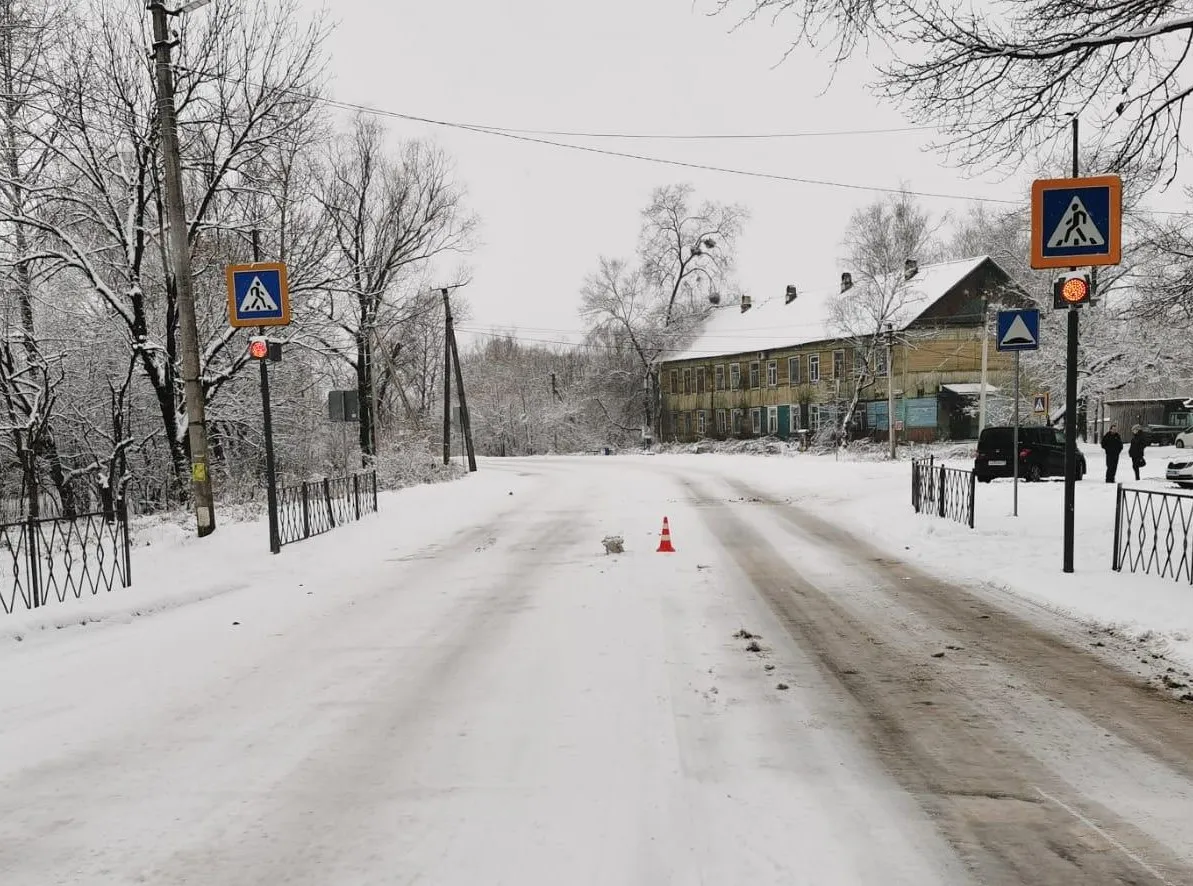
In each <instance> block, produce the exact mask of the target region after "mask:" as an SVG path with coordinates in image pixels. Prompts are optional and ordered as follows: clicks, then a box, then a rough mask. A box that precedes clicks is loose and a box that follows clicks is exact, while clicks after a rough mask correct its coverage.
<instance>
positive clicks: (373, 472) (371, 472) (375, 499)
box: [369, 469, 377, 513]
mask: <svg viewBox="0 0 1193 886" xmlns="http://www.w3.org/2000/svg"><path fill="white" fill-rule="evenodd" d="M369 474H370V475H371V476H372V479H373V512H374V513H376V512H377V471H376V470H375V469H374V470H372V471H369Z"/></svg>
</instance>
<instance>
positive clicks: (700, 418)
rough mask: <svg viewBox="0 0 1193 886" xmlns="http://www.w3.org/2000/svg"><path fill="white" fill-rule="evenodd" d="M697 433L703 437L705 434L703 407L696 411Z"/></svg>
mask: <svg viewBox="0 0 1193 886" xmlns="http://www.w3.org/2000/svg"><path fill="white" fill-rule="evenodd" d="M696 433H697V434H699V435H700V436H701V437H703V436H704V410H703V409H701V410H700V411H699V412H697V413H696Z"/></svg>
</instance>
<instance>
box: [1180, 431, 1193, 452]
mask: <svg viewBox="0 0 1193 886" xmlns="http://www.w3.org/2000/svg"><path fill="white" fill-rule="evenodd" d="M1186 446H1193V428H1187V429H1185V430H1183V431H1181V432H1180V433H1179V434H1177V435H1176V448H1177V449H1184V448H1185V447H1186Z"/></svg>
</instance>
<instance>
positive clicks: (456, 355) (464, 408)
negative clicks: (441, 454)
mask: <svg viewBox="0 0 1193 886" xmlns="http://www.w3.org/2000/svg"><path fill="white" fill-rule="evenodd" d="M443 310H444V313H445V314H446V315H447V341H448V350H449V351H450V352H451V362H452V364H453V365H454V366H455V370H456V390H457V391H458V392H459V394H458V396H459V398H460V431H461V432H462V433H463V435H464V451H465V453H467V455H468V470H469V471H475V470H476V452H475V451H474V450H473V448H472V421H471V419H469V417H468V400H467V398H466V397H465V395H464V373H463V371H462V370H461V369H460V351H459V349H458V348H457V347H456V328H455V326H453V325H452V305H451V298H450V297H449V296H448V290H447V288H446V287H444V289H443ZM449 420H450V416H449Z"/></svg>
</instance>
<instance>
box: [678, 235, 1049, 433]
mask: <svg viewBox="0 0 1193 886" xmlns="http://www.w3.org/2000/svg"><path fill="white" fill-rule="evenodd" d="M908 265H909V267H908V270H907V274H906V276H907V278H908V279H907V280H906V282H905V283H900V284H898V285H899V286H901V287H902V288H901V290H900V293H899V297H898V299H897V302H898V305H899V307H898V309H897V310H895V311H893V312H892V316H891V317H890V318H889V319H890V320H891V322H892V326H893V331H894V333H895V344H894V346H893V352H892V357H893V359H892V363H893V365H892V366H891V367H887V366H886V348H885V346H884V347H880V348H878V349H877V350H876V351H874V349H872V348H870V347H869V342H870V339H869V338H868V337H865V336H860V337H859V336H857V335H850V334H846V331H845V330H844V329H842V328H840V327H839V326H838V325H837V323H836V322H834V320H833V316H834V314H833V309H832V305H833V302H834V300H836V299H839V298H845V299H848V298H851V297H857V298H863V297H865V296H864V294H863V293H862V291H861V287H855V288H853V289H847V288H846V285H847V284H846V281H845V280H844V279H843V280H842V282H841V284H840V285H839V286H836V285H834V286H832V287H826V288H822V289H816V290H810V291H805V290H803V289H794V288H789V290H788V293H787V295H786V296H785V297H784V296H779V297H776V298H773V299H769V300H767V301H764V302H761V303H759V304H751V303H750V301H749V300H748V297H743V300H742V303H741V304H740V305H732V306H724V307H720V308H718V309H717V310H716V311H714V313H713V316H712V317H711V318H710V320H709V321H708V323H707V324H706V326H705V327H704V329H703V330H702V332H701V333H700V335H699V337H698V338H697V339H696V340H695V341H694V342H693V343H692V345H691V346H690V347H688V348H686V349H685V350H684V351H683V352H682V353H678V354H675V355H673V356H670V357H668V358H667V359H665V360H663V361H661V362H660V364H659V371H660V377H659V378H660V387H661V389H662V409H661V416H660V418H661V425H662V436H663V439H664V440H678V441H688V440H695V439H700V438H702V437H711V438H717V439H724V438H730V437H759V436H775V437H780V438H787V437H790V436H794V435H797V434H802V433H811V434H814V433H816V432H818V431H820V430H822V429H829V428H832V427H834V426H835V424H836V421H837V415H838V414H839V410H841V409H844V408H846V406H847V404H848V403H849V401H850V399H851V398H852V395H853V389H854V385H855V383H856V380H857V379H858V377H859V375H861V376H862V377H863V381H864V385H863V390H862V392H861V396H860V399H859V403H858V406H857V409H856V411H855V413H854V417H853V420H852V422H851V426H850V430H849V432H850V435H851V436H854V437H871V438H873V439H885V438H886V434H887V393H888V385H893V387H894V395H895V398H896V399H895V422H896V430H897V431H898V430H899V429H900V428H902V429H903V431H902V434H903V438H904V439H910V440H917V441H930V440H939V439H966V438H970V437H973V436H975V435H976V430H977V416H976V414H975V412H976V410H975V408H974V407H975V404H976V402H977V399H978V397H979V395H980V391H981V356H982V335H983V324H982V304H983V299H987V300H988V301H989V302H990V303H992V304H993V303H1003V304H1021V303H1025V302H1024V299H1025V295H1024V294H1023V293H1022V291H1021V290H1019V289H1018V288H1017V287H1016V286H1015V285H1014V284H1013V283H1012V282H1011V279H1010V276H1009V275H1008V274H1007V273H1006V271H1005V270H1003V268H1002V267H1000V266H999V265H998V264H997V263H996V262H995V261H994V260H993V259H991V258H990V257H988V256H978V257H975V258H970V259H964V260H961V261H951V262H943V263H940V264H934V265H925V266H924V267H921V268H916V267H915V264H914V262H909V263H908ZM793 289H794V291H793ZM851 292H854V293H855V294H854V295H853V296H851V294H850V293H851ZM992 325H993V324H992ZM853 331H856V330H853ZM991 332H993V329H991ZM992 338H993V336H991V339H992ZM870 352H873V353H874V354H875V356H876V358H877V359H876V361H875V363H876V365H874V366H872V367H869V369H867V368H866V362H865V354H866V353H870ZM1009 356H1010V355H1009V354H1008V355H1004V354H1001V353H999V352H998V351H997V350H996V347H995V343H994V342H993V340H991V341H990V342H989V345H988V360H987V369H988V374H987V395H988V396H989V395H990V394H992V393H995V392H997V390H998V389H997V388H995V387H993V386H992V385H991V384H990V379H991V378H992V377H1000V376H1006V375H1008V374H1009V371H1010V368H1011V361H1010V359H1009Z"/></svg>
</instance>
